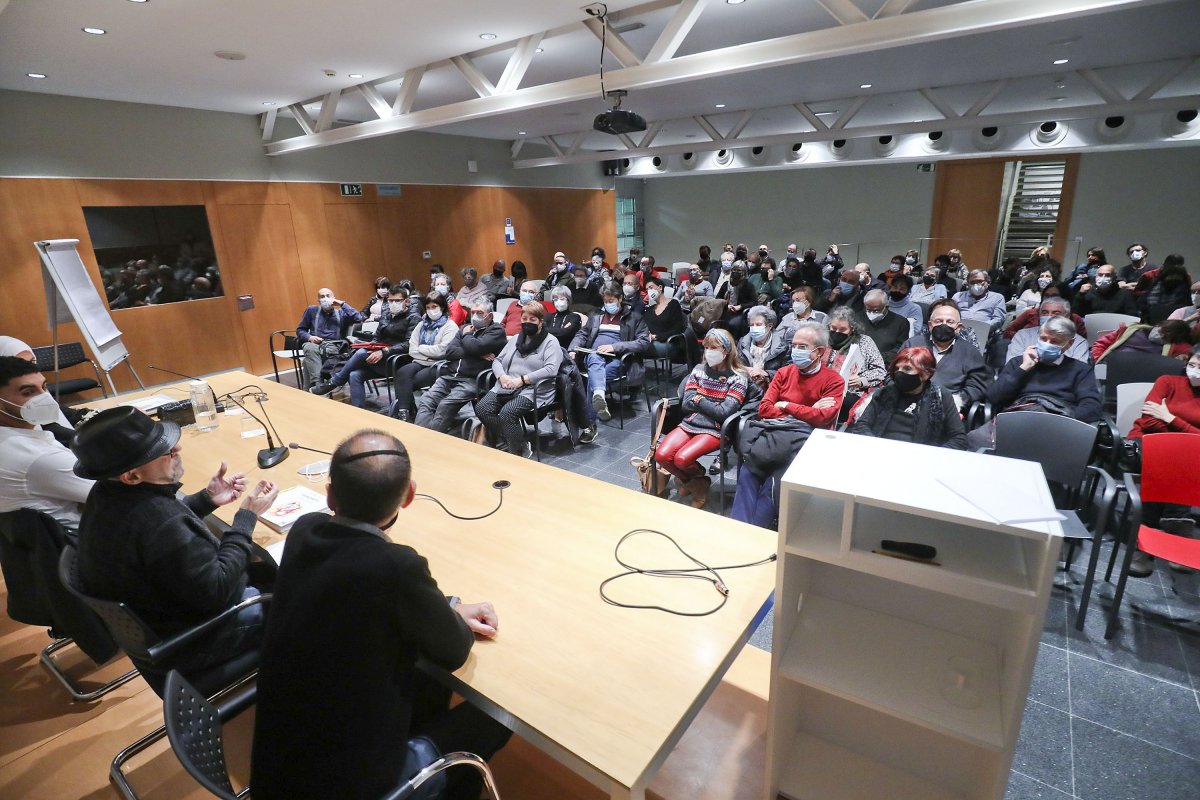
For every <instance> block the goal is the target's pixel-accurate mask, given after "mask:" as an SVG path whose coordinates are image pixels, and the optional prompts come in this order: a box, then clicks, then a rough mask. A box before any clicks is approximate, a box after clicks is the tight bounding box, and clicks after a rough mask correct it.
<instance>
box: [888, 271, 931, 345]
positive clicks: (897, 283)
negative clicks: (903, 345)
mask: <svg viewBox="0 0 1200 800" xmlns="http://www.w3.org/2000/svg"><path fill="white" fill-rule="evenodd" d="M912 287H913V280H912V277H911V276H909V275H904V274H900V275H896V276H894V277H893V278H892V282H891V289H890V290H889V291H888V308H889V309H890V310H891V312H892V313H893V314H899V315H900V316H902V317H904V318H905V319H907V320H908V324H909V328H908V336H905V337H904V338H906V339H907V338H909V336H916V335H917V331H919V330H921V328H924V327H925V312H924V311H923V310H922V309H921V307H920V306H919V305H917V304H916V303H914V302H913V301H912V298H911V295H912Z"/></svg>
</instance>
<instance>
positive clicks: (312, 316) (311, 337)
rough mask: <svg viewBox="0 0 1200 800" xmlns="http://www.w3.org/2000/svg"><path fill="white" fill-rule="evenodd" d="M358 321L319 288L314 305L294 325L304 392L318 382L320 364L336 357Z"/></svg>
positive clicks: (353, 310) (359, 316)
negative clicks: (352, 326) (301, 361)
mask: <svg viewBox="0 0 1200 800" xmlns="http://www.w3.org/2000/svg"><path fill="white" fill-rule="evenodd" d="M362 321H363V316H362V314H360V313H358V309H356V308H354V307H353V306H351V305H349V304H348V303H343V302H342V301H341V300H338V299H337V298H336V297H334V296H333V290H331V289H328V288H322V289H320V290H319V291H318V292H317V304H316V305H315V306H309V307H308V308H306V309H304V315H303V316H302V317H300V323H299V324H298V325H296V338H297V339H299V340H300V349H301V351H303V353H304V377H305V379H306V380H307V385H306V386H305V387H304V388H305V389H311V388H312V387H314V386H316V385H317V384H318V383H319V382H320V380H321V364H323V363H324V362H325V359H327V358H329V357H330V356H333V355H337V353H338V352H339V351H340V350H341V347H342V341H341V340H343V339H345V338H346V332H347V331H348V330H349V328H350V326H351V325H353V324H355V323H357V322H362Z"/></svg>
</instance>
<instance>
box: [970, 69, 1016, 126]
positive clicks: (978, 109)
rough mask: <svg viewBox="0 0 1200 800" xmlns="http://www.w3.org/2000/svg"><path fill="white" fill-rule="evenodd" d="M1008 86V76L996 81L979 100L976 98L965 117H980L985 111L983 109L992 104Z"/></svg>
mask: <svg viewBox="0 0 1200 800" xmlns="http://www.w3.org/2000/svg"><path fill="white" fill-rule="evenodd" d="M1007 88H1008V78H1004V79H1003V80H999V81H996V82H995V83H993V84H992V86H991V88H990V89H988V90H987V91H986V92H984V93H983V96H982V97H980V98H979V99H978V100H976V101H975V103H974V104H973V105H972V106H971V107H970V108H968V109H967V113H965V114H963V116H964V117H978V116H979V115H980V114H982V113H983V110H984V109H985V108H987V107H988V106H990V105H991V104H992V102H993V101H994V100H995V99H996V98H997V97H999V96H1000V93H1001V92H1003V91H1004V90H1005V89H1007Z"/></svg>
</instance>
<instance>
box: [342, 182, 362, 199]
mask: <svg viewBox="0 0 1200 800" xmlns="http://www.w3.org/2000/svg"><path fill="white" fill-rule="evenodd" d="M339 185H340V186H341V187H342V197H362V196H363V191H362V186H363V185H362V184H361V183H343V184H339Z"/></svg>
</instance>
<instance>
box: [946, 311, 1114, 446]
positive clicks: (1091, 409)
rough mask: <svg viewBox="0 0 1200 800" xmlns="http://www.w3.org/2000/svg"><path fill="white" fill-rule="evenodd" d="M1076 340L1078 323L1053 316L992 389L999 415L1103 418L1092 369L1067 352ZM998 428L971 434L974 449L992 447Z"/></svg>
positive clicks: (991, 426) (1014, 359) (996, 410)
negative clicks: (1021, 413) (1018, 413)
mask: <svg viewBox="0 0 1200 800" xmlns="http://www.w3.org/2000/svg"><path fill="white" fill-rule="evenodd" d="M1074 338H1075V325H1074V324H1073V323H1072V322H1071V320H1069V319H1065V318H1063V317H1051V318H1050V319H1048V320H1046V322H1045V324H1043V325H1042V329H1041V333H1040V335H1039V339H1038V342H1037V344H1035V345H1030V346H1029V347H1027V348H1026V349H1025V352H1024V353H1022V354H1021V355H1020V356H1018V357H1016V358H1013V359H1010V360H1009V361H1008V363H1007V364H1005V365H1004V369H1002V370H1000V374H999V375H997V376H996V381H995V383H993V384H992V385H991V387H990V388H989V389H988V400H989V401H991V403H992V408H993V409H995V413H997V414H999V413H1001V412H1003V411H1042V412H1049V413H1052V414H1062V415H1063V416H1068V417H1074V418H1075V419H1077V420H1079V421H1080V422H1096V421H1097V420H1099V419H1100V414H1101V400H1100V389H1099V387H1097V386H1096V376H1095V373H1094V370H1093V369H1092V366H1091V365H1090V364H1086V363H1084V362H1082V361H1078V360H1076V359H1074V358H1068V357H1067V355H1066V352H1065V351H1066V348H1067V347H1068V346H1069V345H1070V344H1071V341H1072V340H1073V339H1074ZM994 432H995V425H994V423H993V424H992V425H985V426H984V427H982V428H977V429H975V430H973V431H971V432H970V433H969V434H968V435H967V441H968V442H969V443H970V444H971V446H972V447H976V448H978V447H985V446H987V445H988V444H990V443H991V441H992V437H993V435H994Z"/></svg>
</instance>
